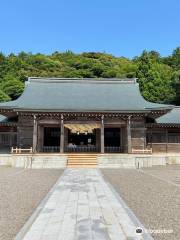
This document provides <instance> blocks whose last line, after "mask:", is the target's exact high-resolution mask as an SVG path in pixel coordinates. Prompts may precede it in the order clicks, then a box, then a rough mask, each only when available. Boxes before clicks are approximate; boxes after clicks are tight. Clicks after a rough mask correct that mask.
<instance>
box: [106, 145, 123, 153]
mask: <svg viewBox="0 0 180 240" xmlns="http://www.w3.org/2000/svg"><path fill="white" fill-rule="evenodd" d="M104 152H105V153H121V152H122V147H117V146H111V147H104Z"/></svg>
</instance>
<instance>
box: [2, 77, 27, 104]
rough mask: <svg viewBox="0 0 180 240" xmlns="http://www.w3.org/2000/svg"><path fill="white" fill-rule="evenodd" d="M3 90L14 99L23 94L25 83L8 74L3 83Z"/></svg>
mask: <svg viewBox="0 0 180 240" xmlns="http://www.w3.org/2000/svg"><path fill="white" fill-rule="evenodd" d="M1 90H2V91H3V92H4V93H5V94H6V95H7V96H9V97H10V98H11V99H13V100H14V99H16V98H17V97H19V96H20V95H21V94H22V92H23V90H24V84H23V83H22V82H21V81H19V80H17V79H15V78H14V77H12V76H6V77H5V78H4V79H3V82H2V84H1Z"/></svg>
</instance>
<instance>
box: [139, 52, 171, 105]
mask: <svg viewBox="0 0 180 240" xmlns="http://www.w3.org/2000/svg"><path fill="white" fill-rule="evenodd" d="M151 57H152V55H151V54H149V53H148V52H146V51H144V52H143V53H142V55H141V56H140V57H139V59H137V60H136V61H137V63H138V68H137V72H136V77H137V78H138V82H139V84H140V90H141V92H142V95H143V96H144V98H145V99H147V100H148V101H152V102H159V103H169V102H172V101H173V99H174V97H175V91H174V89H173V87H172V69H171V68H170V67H169V66H166V65H165V64H161V63H158V62H157V61H155V59H154V58H153V60H152V58H151Z"/></svg>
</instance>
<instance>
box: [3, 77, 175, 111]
mask: <svg viewBox="0 0 180 240" xmlns="http://www.w3.org/2000/svg"><path fill="white" fill-rule="evenodd" d="M0 108H1V109H2V108H13V109H14V110H18V109H19V110H35V111H60V112H61V111H62V112H63V111H148V110H159V109H169V108H170V109H171V108H172V106H168V105H164V104H156V103H150V102H147V101H146V100H145V99H144V98H143V97H142V96H141V94H140V91H139V85H138V84H137V83H136V80H135V79H63V78H60V79H59V78H48V79H46V78H29V79H28V81H27V82H26V87H25V90H24V92H23V94H22V95H21V96H20V97H19V98H18V99H17V100H15V101H10V102H6V103H1V104H0Z"/></svg>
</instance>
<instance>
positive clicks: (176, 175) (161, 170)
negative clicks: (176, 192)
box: [142, 165, 180, 186]
mask: <svg viewBox="0 0 180 240" xmlns="http://www.w3.org/2000/svg"><path fill="white" fill-rule="evenodd" d="M142 170H143V171H145V172H147V173H148V174H153V175H154V176H157V177H159V178H162V179H164V180H165V181H172V182H174V183H175V184H179V186H180V165H168V166H167V167H164V166H156V167H152V168H144V169H142Z"/></svg>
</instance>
